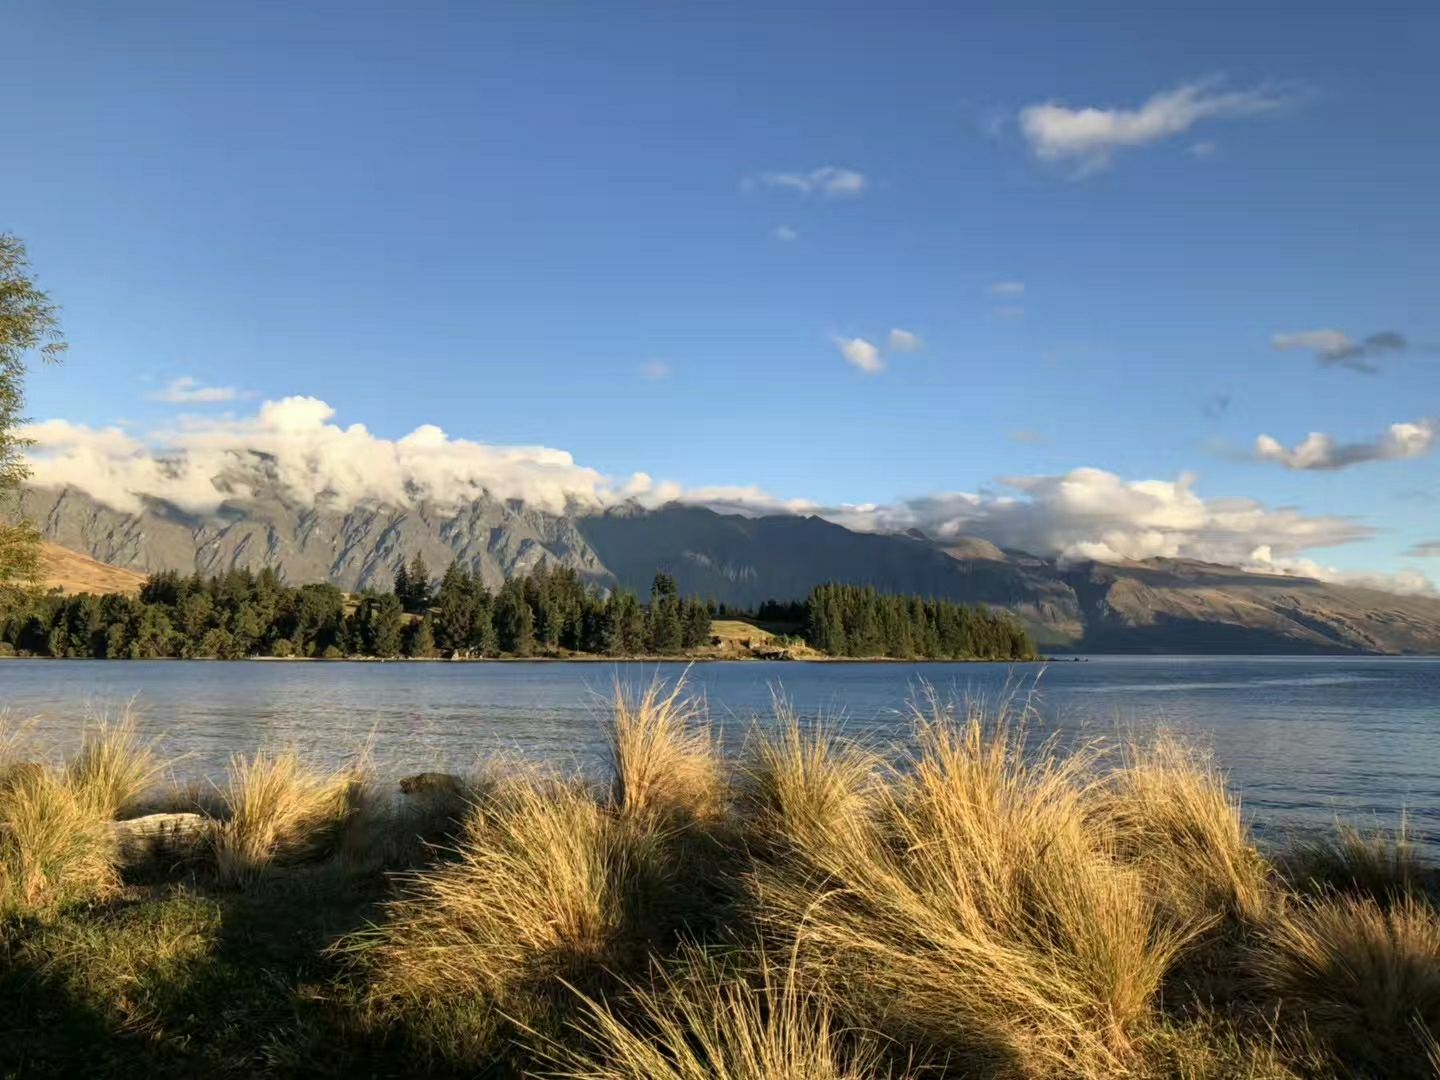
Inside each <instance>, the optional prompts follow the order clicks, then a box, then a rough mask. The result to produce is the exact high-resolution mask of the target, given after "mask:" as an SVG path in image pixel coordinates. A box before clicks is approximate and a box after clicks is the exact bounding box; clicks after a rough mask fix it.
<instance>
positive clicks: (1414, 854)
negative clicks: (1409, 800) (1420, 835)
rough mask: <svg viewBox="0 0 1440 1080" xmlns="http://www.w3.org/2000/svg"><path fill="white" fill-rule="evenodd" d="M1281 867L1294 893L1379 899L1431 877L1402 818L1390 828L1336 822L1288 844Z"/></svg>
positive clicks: (1413, 888) (1422, 883) (1393, 897)
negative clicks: (1326, 830) (1330, 827)
mask: <svg viewBox="0 0 1440 1080" xmlns="http://www.w3.org/2000/svg"><path fill="white" fill-rule="evenodd" d="M1281 869H1282V872H1283V873H1284V875H1285V877H1286V879H1287V880H1288V881H1289V882H1290V884H1291V885H1292V886H1293V887H1294V888H1295V889H1296V890H1298V891H1302V892H1311V893H1329V892H1335V893H1350V894H1353V895H1356V896H1362V897H1363V896H1369V897H1372V898H1373V899H1375V900H1378V901H1380V902H1381V903H1390V902H1392V901H1395V900H1398V899H1401V898H1403V897H1405V896H1408V895H1411V894H1413V893H1416V892H1418V891H1420V890H1422V889H1423V888H1424V887H1425V885H1426V884H1427V883H1429V882H1430V881H1433V878H1434V874H1433V871H1432V870H1431V868H1429V867H1427V866H1426V865H1425V863H1424V861H1423V860H1422V859H1421V857H1420V854H1419V850H1418V848H1417V846H1416V844H1415V841H1414V838H1413V837H1412V836H1411V833H1410V824H1409V820H1408V819H1407V818H1405V817H1402V818H1401V819H1400V824H1399V826H1398V828H1396V829H1395V831H1394V832H1387V831H1385V830H1382V829H1378V828H1374V829H1368V830H1367V829H1360V828H1358V827H1356V826H1354V825H1348V824H1345V823H1343V822H1341V823H1337V824H1336V826H1335V828H1334V829H1333V830H1331V831H1330V832H1329V833H1327V834H1325V835H1323V836H1320V837H1309V838H1307V839H1305V840H1302V841H1300V842H1299V843H1297V844H1294V845H1292V846H1291V848H1290V850H1289V851H1288V852H1287V853H1286V856H1285V859H1284V862H1283V865H1282V867H1281Z"/></svg>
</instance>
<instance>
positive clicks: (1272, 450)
mask: <svg viewBox="0 0 1440 1080" xmlns="http://www.w3.org/2000/svg"><path fill="white" fill-rule="evenodd" d="M1437 434H1440V422H1437V421H1435V420H1417V421H1415V422H1414V423H1399V424H1391V425H1390V427H1389V428H1387V429H1386V431H1385V433H1384V434H1383V435H1380V436H1379V437H1377V438H1375V439H1372V440H1370V441H1369V442H1358V443H1337V442H1336V441H1335V440H1334V439H1332V438H1331V437H1330V436H1329V435H1326V434H1324V433H1322V432H1319V431H1312V432H1311V433H1310V434H1309V435H1307V436H1306V437H1305V440H1304V441H1303V442H1301V443H1298V444H1297V445H1296V446H1294V447H1289V448H1287V447H1286V446H1284V445H1283V444H1281V443H1280V441H1279V440H1278V439H1274V438H1271V437H1270V436H1269V435H1261V436H1260V437H1259V438H1257V439H1256V440H1255V456H1256V457H1257V458H1258V459H1260V460H1261V461H1274V462H1277V463H1279V464H1281V465H1284V466H1285V467H1286V468H1287V469H1302V470H1335V469H1347V468H1349V467H1350V466H1352V465H1364V464H1367V463H1369V462H1374V461H1404V460H1406V459H1408V458H1417V457H1423V456H1424V455H1426V454H1428V453H1430V451H1431V450H1433V449H1434V448H1435V439H1436V436H1437Z"/></svg>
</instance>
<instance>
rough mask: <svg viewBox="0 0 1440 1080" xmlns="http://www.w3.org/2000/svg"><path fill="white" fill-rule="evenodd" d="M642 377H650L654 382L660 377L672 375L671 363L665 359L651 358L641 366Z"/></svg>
mask: <svg viewBox="0 0 1440 1080" xmlns="http://www.w3.org/2000/svg"><path fill="white" fill-rule="evenodd" d="M640 377H641V378H642V379H650V380H651V381H652V382H653V381H655V380H658V379H668V378H669V377H670V365H669V364H667V363H665V361H664V360H650V361H648V362H646V363H645V364H643V365H641V367H640Z"/></svg>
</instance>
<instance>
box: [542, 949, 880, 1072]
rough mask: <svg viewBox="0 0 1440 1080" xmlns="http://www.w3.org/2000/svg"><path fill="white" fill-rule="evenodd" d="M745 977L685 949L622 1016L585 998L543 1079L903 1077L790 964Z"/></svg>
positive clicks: (553, 1049)
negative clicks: (570, 1037) (567, 1041)
mask: <svg viewBox="0 0 1440 1080" xmlns="http://www.w3.org/2000/svg"><path fill="white" fill-rule="evenodd" d="M756 966H757V967H758V969H759V970H758V972H757V973H755V974H754V975H753V976H752V977H746V975H745V974H744V973H743V972H739V971H736V970H734V969H733V966H732V965H727V964H725V963H723V962H721V961H719V960H717V959H716V958H714V957H711V956H709V955H707V954H706V953H704V952H703V951H701V950H699V949H693V948H692V949H687V950H684V952H683V953H682V955H681V958H680V960H679V961H678V962H677V963H676V964H675V965H673V966H671V967H662V968H661V969H660V970H658V971H657V972H656V973H655V976H654V978H653V980H652V982H651V984H650V985H649V986H646V987H642V988H631V989H630V991H629V994H628V995H627V1000H626V1003H625V1004H626V1009H625V1010H624V1011H623V1012H620V1011H617V1010H616V1009H614V1008H612V1007H611V1006H609V1005H606V1004H604V1003H601V1002H598V1001H595V1000H593V999H591V998H583V999H582V1004H581V1011H580V1016H579V1018H578V1019H576V1020H575V1021H574V1022H573V1024H572V1027H573V1029H574V1030H575V1031H576V1032H578V1034H579V1035H580V1036H581V1046H580V1048H578V1049H571V1048H567V1047H565V1046H563V1045H561V1044H558V1043H551V1044H550V1047H549V1048H548V1051H547V1052H546V1055H545V1056H547V1057H549V1059H550V1063H551V1069H549V1070H547V1072H548V1074H549V1075H552V1076H555V1077H564V1078H567V1080H871V1078H880V1077H895V1078H896V1080H901V1078H902V1077H903V1076H904V1075H905V1074H904V1073H902V1072H901V1071H899V1070H897V1069H896V1068H894V1067H893V1065H892V1064H891V1063H890V1062H889V1061H888V1060H887V1057H886V1051H887V1050H889V1049H890V1048H889V1047H888V1046H887V1042H886V1040H884V1039H882V1038H880V1037H879V1036H877V1035H876V1034H875V1033H873V1032H865V1031H860V1030H857V1029H853V1028H847V1027H845V1026H844V1025H843V1024H842V1023H841V1022H840V1021H839V1020H838V1019H837V1018H836V1016H835V1015H834V1012H833V1010H832V1009H831V1007H830V1005H829V1003H828V1002H827V1001H826V1000H825V999H824V997H823V996H822V995H820V994H817V993H815V992H814V991H806V990H804V989H802V988H801V986H800V983H799V981H798V980H797V978H796V974H795V971H794V969H793V968H791V967H782V966H780V965H777V964H772V963H770V962H768V960H767V959H766V958H765V957H764V956H763V954H762V955H760V957H759V963H758V964H757V965H756Z"/></svg>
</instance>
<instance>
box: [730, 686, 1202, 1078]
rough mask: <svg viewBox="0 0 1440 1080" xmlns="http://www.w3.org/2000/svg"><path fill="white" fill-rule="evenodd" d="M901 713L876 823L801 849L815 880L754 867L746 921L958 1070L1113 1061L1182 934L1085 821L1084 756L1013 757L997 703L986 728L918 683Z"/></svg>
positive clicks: (1105, 1069)
mask: <svg viewBox="0 0 1440 1080" xmlns="http://www.w3.org/2000/svg"><path fill="white" fill-rule="evenodd" d="M915 721H916V747H917V748H916V751H915V754H914V757H913V759H912V760H911V761H909V762H908V763H906V767H905V768H903V769H902V770H901V772H900V774H899V776H898V778H897V779H896V780H895V781H893V782H892V784H891V785H890V786H889V787H888V788H887V790H886V796H885V797H886V799H887V803H888V805H887V808H886V812H885V814H884V820H883V821H882V823H881V824H880V825H879V826H878V827H876V828H874V829H872V830H870V834H869V836H868V837H867V838H866V839H865V841H864V842H862V843H856V844H846V845H843V846H838V847H837V846H829V845H826V846H823V847H821V848H820V849H818V850H815V851H813V852H811V853H810V858H811V860H812V861H813V865H814V867H815V868H816V869H818V870H820V871H821V872H822V873H823V874H824V878H825V883H824V884H823V885H822V886H821V887H820V888H819V890H818V891H817V890H816V889H815V888H814V887H813V884H812V881H810V880H806V879H801V878H798V877H793V876H787V875H786V874H785V873H784V871H783V870H782V871H780V872H778V873H765V872H761V873H760V874H759V875H757V883H758V895H757V903H758V905H759V910H760V918H761V919H762V920H763V921H765V922H766V923H767V924H768V926H769V927H770V928H771V930H772V931H775V930H780V931H782V932H784V933H788V934H792V935H793V936H794V938H795V940H796V942H797V949H798V956H799V958H800V961H799V962H800V964H801V965H802V967H803V968H805V969H807V972H808V975H809V977H810V978H812V979H813V980H814V981H815V982H816V983H817V984H819V985H824V986H828V987H830V988H831V989H832V990H833V991H834V992H835V993H836V995H837V997H838V998H840V999H841V1000H843V1001H844V1003H845V1006H846V1008H847V1014H848V1015H849V1016H851V1017H853V1018H854V1019H856V1020H857V1021H859V1020H864V1021H866V1022H870V1023H873V1024H875V1026H877V1027H881V1028H882V1029H883V1030H886V1031H887V1032H898V1033H903V1035H904V1036H905V1037H907V1038H910V1039H913V1040H916V1041H918V1042H921V1043H925V1044H930V1045H933V1046H936V1047H937V1048H939V1049H940V1050H941V1051H942V1052H944V1053H945V1054H946V1055H947V1059H948V1060H949V1061H950V1062H951V1063H952V1064H953V1065H956V1066H958V1067H959V1068H960V1069H961V1071H962V1072H963V1071H966V1070H973V1071H975V1072H979V1073H981V1074H989V1073H992V1072H996V1073H1001V1074H1010V1073H1014V1074H1019V1075H1025V1076H1077V1075H1094V1076H1099V1075H1112V1074H1114V1073H1116V1072H1123V1071H1124V1070H1125V1069H1126V1068H1127V1067H1128V1066H1129V1063H1130V1062H1131V1061H1132V1059H1133V1058H1134V1056H1135V1050H1134V1038H1135V1036H1136V1034H1137V1032H1138V1031H1139V1030H1140V1028H1141V1027H1142V1026H1143V1022H1144V1021H1145V1020H1146V1018H1147V1017H1148V1015H1149V1013H1150V1010H1151V1009H1152V1007H1153V1004H1154V998H1155V994H1156V991H1157V988H1158V987H1159V984H1160V981H1161V979H1162V978H1163V976H1164V974H1165V972H1166V970H1167V968H1168V967H1169V966H1170V964H1171V963H1172V961H1173V960H1174V959H1175V957H1176V956H1177V954H1178V953H1179V951H1180V949H1181V947H1182V946H1183V945H1184V943H1185V941H1186V939H1187V937H1188V936H1189V934H1190V932H1191V931H1190V930H1189V929H1188V928H1186V927H1182V926H1178V925H1174V924H1170V923H1167V922H1166V921H1165V920H1164V919H1163V918H1162V917H1161V915H1160V912H1159V911H1158V909H1157V905H1156V904H1155V902H1154V901H1153V900H1152V899H1151V898H1150V897H1149V895H1148V894H1147V892H1146V890H1145V888H1144V881H1143V878H1142V877H1141V875H1139V874H1138V873H1137V872H1136V871H1135V870H1134V869H1132V868H1130V867H1128V866H1126V865H1124V864H1123V863H1122V862H1121V861H1120V860H1119V859H1118V858H1117V857H1116V854H1115V852H1114V850H1113V844H1112V841H1111V838H1110V837H1109V835H1108V834H1107V833H1106V832H1105V831H1104V830H1097V829H1096V828H1095V827H1094V826H1093V821H1094V818H1093V815H1092V814H1091V813H1090V805H1089V803H1090V785H1091V783H1092V781H1091V780H1090V772H1091V768H1092V766H1093V764H1094V755H1093V753H1092V752H1090V751H1087V750H1080V751H1077V752H1076V753H1074V754H1071V755H1069V756H1068V757H1061V756H1059V755H1058V754H1057V753H1056V752H1055V749H1054V747H1053V745H1046V746H1043V747H1041V748H1040V749H1039V750H1038V751H1036V752H1033V753H1030V754H1027V753H1026V752H1025V747H1024V743H1025V740H1024V738H1023V732H1022V731H1020V730H1018V728H1016V727H1013V726H1012V725H1011V724H1010V722H1009V718H1006V717H1002V718H1001V719H1000V720H999V721H998V722H997V723H996V724H993V725H987V724H986V723H985V721H984V718H983V716H982V715H981V714H980V713H979V712H974V711H972V712H971V713H969V714H968V715H964V716H957V715H954V714H952V712H951V711H950V710H948V709H946V708H944V707H943V706H942V705H941V704H940V703H939V702H938V700H936V699H935V698H934V697H933V696H932V697H931V698H930V699H928V700H927V701H926V702H924V703H922V705H921V706H920V707H918V708H917V709H916V715H915Z"/></svg>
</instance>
